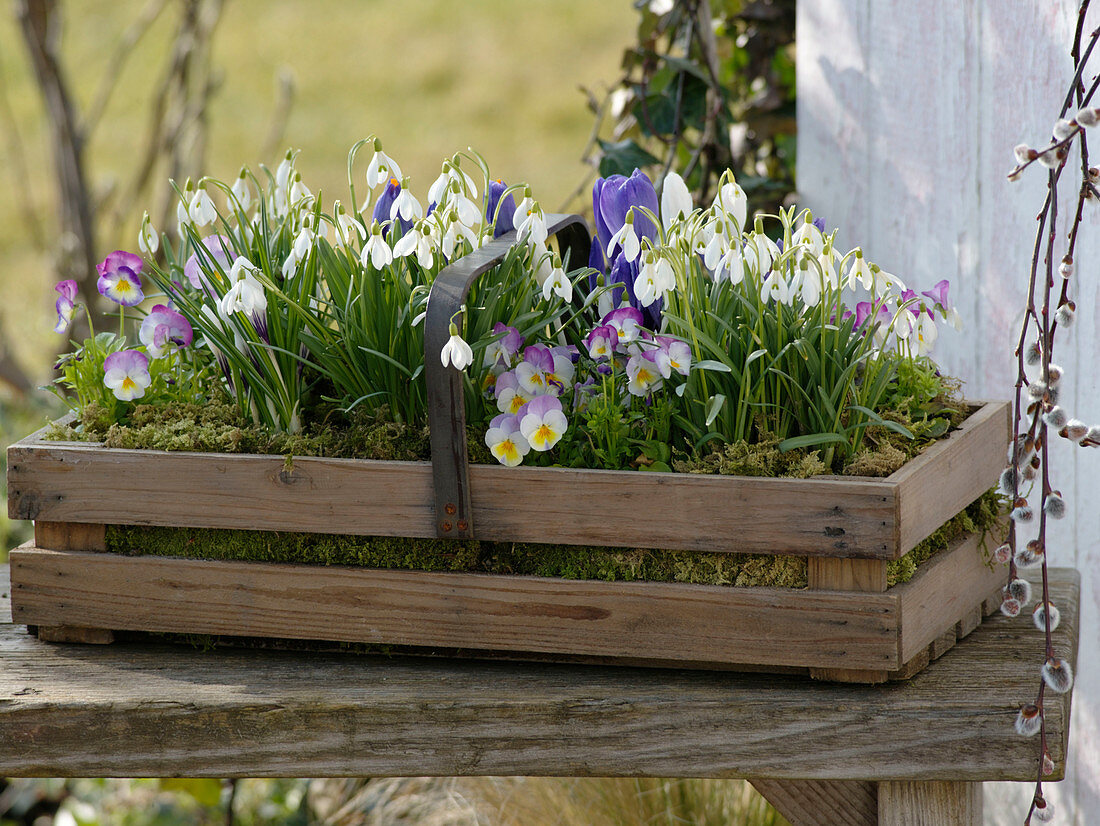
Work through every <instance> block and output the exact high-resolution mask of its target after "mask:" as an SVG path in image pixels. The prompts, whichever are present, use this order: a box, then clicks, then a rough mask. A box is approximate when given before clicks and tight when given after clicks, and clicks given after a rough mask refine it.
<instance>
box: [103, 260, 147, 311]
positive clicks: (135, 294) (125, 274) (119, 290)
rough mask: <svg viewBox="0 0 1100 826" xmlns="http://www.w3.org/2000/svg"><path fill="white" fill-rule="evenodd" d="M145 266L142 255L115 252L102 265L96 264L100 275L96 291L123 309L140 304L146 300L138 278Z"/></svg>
mask: <svg viewBox="0 0 1100 826" xmlns="http://www.w3.org/2000/svg"><path fill="white" fill-rule="evenodd" d="M144 265H145V262H144V261H142V260H141V256H140V255H134V254H133V253H132V252H126V251H125V250H115V251H114V252H112V253H110V254H109V255H108V256H107V257H106V258H104V259H103V261H102V262H101V263H99V264H96V272H98V273H99V280H98V281H97V282H96V289H98V290H99V294H100V295H103V296H106V297H107V298H109V299H111V301H113V302H115V303H116V304H121V305H122V306H123V307H133V306H134V305H135V304H140V303H141V302H142V301H143V300H144V299H145V294H144V293H143V292H142V291H141V279H140V278H139V277H138V276H139V275H140V274H141V269H142V267H143V266H144Z"/></svg>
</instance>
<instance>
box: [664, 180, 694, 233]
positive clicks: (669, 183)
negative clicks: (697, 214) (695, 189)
mask: <svg viewBox="0 0 1100 826" xmlns="http://www.w3.org/2000/svg"><path fill="white" fill-rule="evenodd" d="M692 209H694V204H692V201H691V193H690V192H688V188H687V184H685V183H684V179H683V178H681V177H680V176H679V175H678V174H677V173H675V172H669V173H668V174H667V175H665V182H664V186H663V188H662V189H661V223H662V224H664V226H665V232H668V231H669V230H670V229H672V226H673V224H675V223H676V222H677V221H679V220H681V218H686V217H687V216H688V215H691V211H692Z"/></svg>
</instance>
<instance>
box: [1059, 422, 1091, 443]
mask: <svg viewBox="0 0 1100 826" xmlns="http://www.w3.org/2000/svg"><path fill="white" fill-rule="evenodd" d="M1088 432H1089V426H1088V425H1087V424H1085V423H1084V422H1083V421H1081V420H1080V419H1070V420H1069V421H1068V422H1066V426H1065V427H1063V428H1062V430H1061V433H1059V435H1060V436H1064V437H1065V438H1067V439H1069V440H1070V441H1071V442H1073V443H1075V444H1080V443H1081V440H1082V439H1084V438H1085V436H1087V435H1088Z"/></svg>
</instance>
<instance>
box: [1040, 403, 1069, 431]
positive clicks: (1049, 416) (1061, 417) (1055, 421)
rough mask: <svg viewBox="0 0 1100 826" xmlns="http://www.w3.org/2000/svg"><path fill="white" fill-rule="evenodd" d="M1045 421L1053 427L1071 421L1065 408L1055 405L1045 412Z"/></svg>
mask: <svg viewBox="0 0 1100 826" xmlns="http://www.w3.org/2000/svg"><path fill="white" fill-rule="evenodd" d="M1043 421H1044V422H1046V423H1047V424H1048V425H1050V426H1051V427H1062V426H1063V425H1064V424H1065V423H1066V422H1068V421H1069V416H1067V415H1066V411H1065V410H1063V409H1062V408H1061V407H1058V406H1057V405H1055V406H1054V407H1052V408H1050V410H1048V411H1047V412H1046V413H1044V414H1043Z"/></svg>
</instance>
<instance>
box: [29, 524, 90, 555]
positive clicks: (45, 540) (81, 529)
mask: <svg viewBox="0 0 1100 826" xmlns="http://www.w3.org/2000/svg"><path fill="white" fill-rule="evenodd" d="M34 544H35V545H37V546H38V547H39V548H52V549H53V550H55V551H105V550H107V526H106V525H103V524H99V523H95V522H45V521H43V520H41V519H39V520H38V521H36V522H35V523H34Z"/></svg>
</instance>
